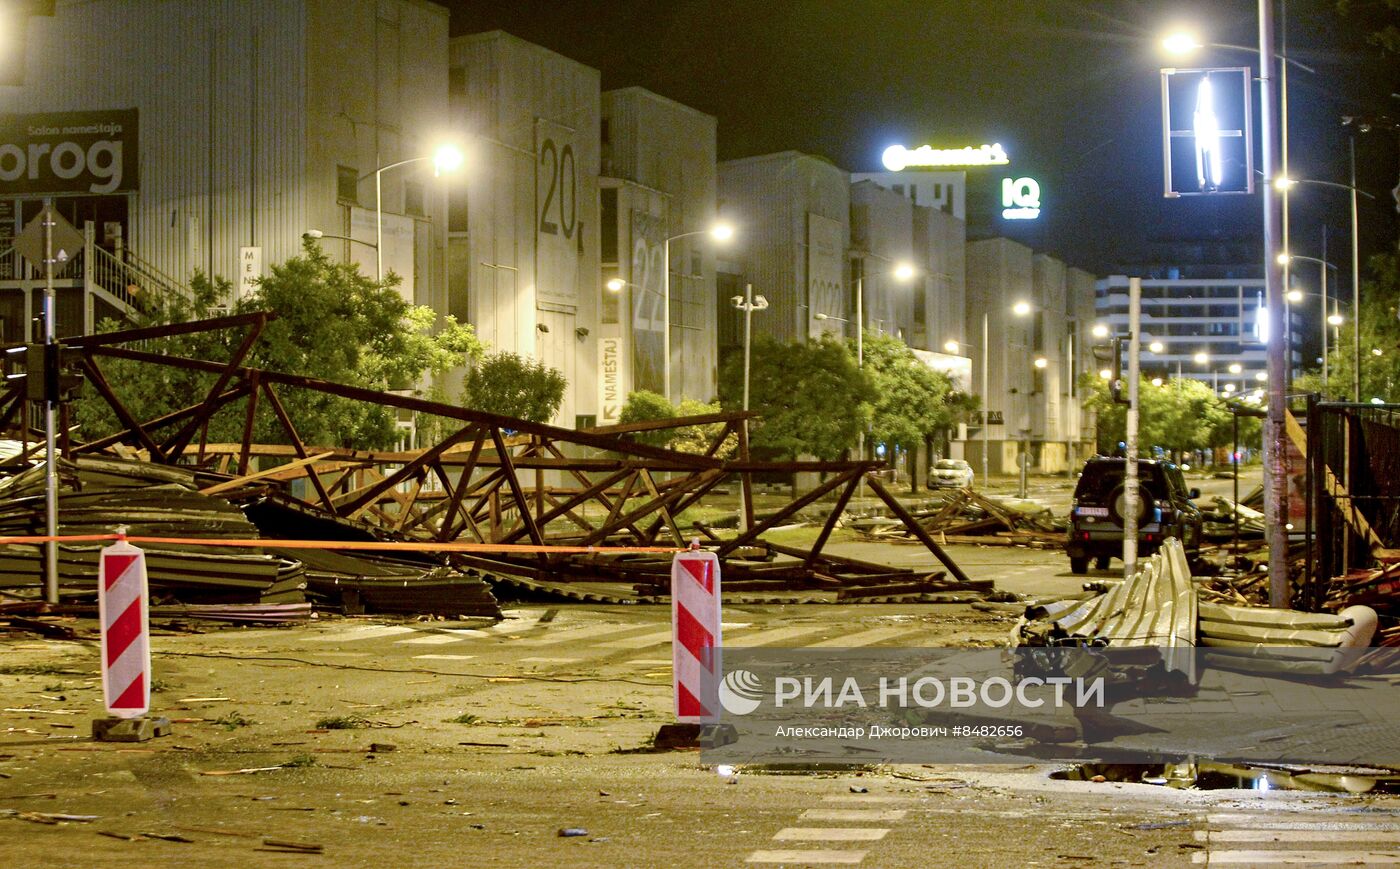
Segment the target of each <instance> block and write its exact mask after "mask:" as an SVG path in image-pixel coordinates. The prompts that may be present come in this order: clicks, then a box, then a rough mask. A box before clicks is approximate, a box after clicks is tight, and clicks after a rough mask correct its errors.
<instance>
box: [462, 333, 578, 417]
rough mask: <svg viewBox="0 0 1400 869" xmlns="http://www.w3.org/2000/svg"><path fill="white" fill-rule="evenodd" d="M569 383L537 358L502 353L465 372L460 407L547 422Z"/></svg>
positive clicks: (493, 354)
mask: <svg viewBox="0 0 1400 869" xmlns="http://www.w3.org/2000/svg"><path fill="white" fill-rule="evenodd" d="M568 385H569V382H568V380H566V379H565V378H564V375H563V374H561V373H560V372H559V371H558V369H555V368H551V367H550V366H549V365H546V364H545V363H544V362H542V361H540V360H538V359H529V358H527V357H524V356H521V355H520V354H518V353H511V352H509V351H506V350H502V351H499V352H496V353H491V354H488V355H487V356H486V358H484V359H482V360H481V361H480V362H477V363H476V364H475V365H473V366H472V367H471V369H470V370H468V371H467V376H466V379H465V380H464V381H463V383H462V386H463V390H462V404H463V405H464V406H466V407H469V408H471V409H472V410H480V411H484V412H486V413H498V414H501V415H503V416H514V417H519V418H520V419H525V420H529V421H530V422H549V421H550V420H551V419H553V418H554V414H555V413H556V412H558V410H559V405H560V404H562V403H563V402H564V390H565V389H566V388H567V387H568Z"/></svg>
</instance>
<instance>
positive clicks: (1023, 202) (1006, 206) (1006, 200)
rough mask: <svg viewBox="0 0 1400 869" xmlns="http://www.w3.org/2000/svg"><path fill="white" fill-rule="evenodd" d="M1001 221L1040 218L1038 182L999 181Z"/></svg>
mask: <svg viewBox="0 0 1400 869" xmlns="http://www.w3.org/2000/svg"><path fill="white" fill-rule="evenodd" d="M1001 217H1002V219H1003V220H1035V219H1036V218H1038V217H1040V182H1038V181H1036V180H1035V179H1034V178H1003V179H1001Z"/></svg>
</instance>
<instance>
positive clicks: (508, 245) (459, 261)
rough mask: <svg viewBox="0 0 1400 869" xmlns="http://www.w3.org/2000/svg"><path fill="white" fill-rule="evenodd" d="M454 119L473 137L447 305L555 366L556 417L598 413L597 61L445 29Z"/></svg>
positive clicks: (497, 340)
mask: <svg viewBox="0 0 1400 869" xmlns="http://www.w3.org/2000/svg"><path fill="white" fill-rule="evenodd" d="M448 51H449V65H450V76H451V78H452V89H453V91H454V93H453V100H452V124H453V126H454V128H455V129H458V130H460V131H461V132H462V133H463V134H464V135H465V136H467V137H469V138H470V139H472V140H474V141H475V143H476V147H475V149H474V151H473V153H472V155H471V157H470V160H471V166H470V168H469V171H468V172H467V174H466V184H465V185H464V186H465V188H466V189H465V191H461V192H458V193H455V194H454V195H455V196H456V200H455V201H454V203H453V211H454V218H453V225H452V232H451V246H452V250H451V252H450V273H449V291H448V307H449V310H450V311H451V312H452V313H454V314H456V315H457V316H458V317H459V318H461V319H464V320H467V321H468V322H471V323H472V324H474V325H475V326H476V328H477V331H478V333H479V334H480V335H481V337H482V338H484V339H485V340H486V341H487V342H488V343H489V344H490V346H491V349H493V350H504V351H511V352H515V353H519V354H521V355H525V356H530V357H533V358H536V359H539V360H541V361H542V362H544V363H545V364H548V365H550V366H551V367H553V368H556V369H558V370H559V371H561V372H562V373H563V374H564V376H565V377H566V378H567V379H568V381H569V389H568V391H567V393H566V396H565V399H564V403H563V404H562V405H561V407H560V410H559V412H558V414H557V415H556V417H555V420H554V421H555V422H556V423H557V424H560V425H566V426H570V427H572V426H573V425H574V424H575V422H576V417H577V416H578V415H580V414H584V415H594V414H596V412H597V407H596V405H597V376H596V372H597V361H598V360H597V345H596V342H597V338H596V335H595V330H596V328H597V325H598V323H597V318H598V304H599V296H600V293H601V289H600V287H599V286H598V284H599V275H600V271H599V266H598V263H599V242H598V228H599V219H598V201H599V200H598V175H599V168H600V165H599V161H600V153H599V151H600V141H599V119H600V93H599V75H598V71H597V70H594V69H591V68H589V67H586V66H584V65H582V64H580V63H577V62H575V61H572V60H570V59H568V58H566V57H563V56H561V55H558V54H555V53H554V52H552V51H549V50H547V49H545V48H542V47H540V46H538V45H533V44H531V43H528V42H525V41H524V40H521V39H517V38H516V37H513V36H511V35H509V34H506V33H503V32H500V31H493V32H490V33H482V34H476V35H472V36H464V37H459V38H457V39H453V40H452V41H451V42H450V44H449V46H448Z"/></svg>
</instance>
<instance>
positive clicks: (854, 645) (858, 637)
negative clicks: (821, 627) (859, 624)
mask: <svg viewBox="0 0 1400 869" xmlns="http://www.w3.org/2000/svg"><path fill="white" fill-rule="evenodd" d="M915 633H927V632H926V631H921V630H920V629H918V628H911V627H909V626H908V625H904V626H902V627H897V628H894V627H884V628H871V629H870V630H868V631H861V632H860V633H856V634H849V635H847V636H844V637H833V638H832V639H830V640H822V641H821V642H820V643H812V644H811V645H810V646H807V648H809V649H858V648H860V647H862V646H873V645H875V644H876V643H878V642H881V641H883V640H888V639H892V638H894V637H898V636H901V635H903V634H915Z"/></svg>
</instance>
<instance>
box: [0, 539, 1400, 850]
mask: <svg viewBox="0 0 1400 869" xmlns="http://www.w3.org/2000/svg"><path fill="white" fill-rule="evenodd" d="M913 552H914V550H913V549H912V548H908V547H888V552H887V554H888V556H889V557H890V558H904V557H911V558H912V557H914V556H913ZM905 553H909V554H908V555H907V556H906V555H905ZM958 557H960V558H961V559H964V560H965V561H967V562H968V563H969V564H971V563H972V562H973V561H974V560H975V559H979V558H983V559H986V563H985V564H979V567H986V568H987V569H995V570H999V571H1002V572H1003V573H1005V574H1006V575H1007V576H1013V574H1014V571H1015V570H1017V569H1022V571H1023V572H1022V573H1021V574H1019V575H1020V576H1022V577H1023V579H1024V581H1025V582H1027V583H1042V582H1044V583H1061V584H1063V585H1066V586H1070V585H1077V582H1078V580H1077V579H1076V580H1071V579H1069V578H1068V577H1067V576H1064V575H1061V574H1062V571H1063V569H1064V562H1063V558H1062V556H1060V555H1059V554H1058V553H1053V552H1051V553H1046V552H1035V551H1030V550H1024V551H1023V550H1010V551H1008V550H1004V549H996V550H992V549H987V550H978V549H976V548H968V549H966V550H963V549H960V550H959V552H958ZM1025 568H1034V569H1035V570H1036V571H1039V572H1038V573H1036V572H1034V571H1029V570H1024V569H1025ZM509 616H510V617H509V618H508V619H507V620H506V621H504V622H501V623H500V624H498V625H490V624H489V623H486V622H479V623H462V622H442V621H412V620H390V619H374V618H369V619H341V618H330V619H325V620H320V621H318V622H316V623H313V624H310V625H306V626H301V627H295V628H285V629H237V628H233V629H228V628H226V629H215V630H211V631H209V632H207V633H185V632H176V631H169V630H160V629H158V631H157V634H158V635H157V636H156V637H155V638H154V648H155V678H156V679H157V683H156V685H157V688H158V690H157V692H156V694H155V700H154V704H153V705H154V709H155V711H156V712H157V713H159V714H163V715H167V716H169V717H171V718H172V719H173V720H174V725H173V726H174V733H173V734H172V735H170V736H168V737H163V738H159V739H156V740H153V741H151V742H147V743H142V744H138V745H122V744H111V743H94V742H91V741H89V740H88V739H86V738H85V735H86V729H87V726H88V721H89V719H91V718H93V717H94V716H95V715H97V714H98V712H99V711H100V691H99V690H98V689H97V688H96V684H95V681H94V677H95V673H96V659H97V654H96V649H95V646H94V644H93V643H92V642H61V641H42V640H19V639H4V640H0V649H3V653H4V657H3V666H2V667H0V694H3V697H4V699H5V708H4V711H3V712H0V848H3V853H4V855H5V858H4V859H5V865H7V866H16V867H31V866H33V867H70V866H71V867H93V866H99V867H107V866H113V867H115V866H141V867H148V866H149V867H163V866H189V865H198V866H206V867H223V866H228V867H239V869H245V867H248V866H273V865H276V866H280V865H296V866H304V865H308V863H309V864H310V865H334V866H386V865H387V866H440V865H472V866H477V865H482V866H520V867H538V866H564V865H567V866H588V867H595V866H596V867H613V866H647V867H649V866H731V865H759V866H761V865H786V866H807V865H864V866H957V867H981V866H988V867H1004V866H1107V865H1119V866H1154V867H1155V866H1187V865H1199V864H1202V863H1206V862H1207V861H1209V863H1212V864H1222V865H1224V864H1235V865H1272V864H1274V863H1288V862H1298V861H1299V860H1303V859H1306V860H1310V861H1313V862H1314V863H1316V862H1317V861H1319V860H1321V861H1323V862H1324V863H1325V862H1346V861H1349V860H1352V861H1361V862H1366V863H1371V864H1376V863H1382V862H1392V863H1394V862H1400V799H1397V798H1396V797H1392V796H1375V795H1362V794H1312V793H1287V792H1281V791H1272V792H1258V791H1242V790H1219V791H1189V790H1172V789H1167V788H1163V787H1158V786H1153V785H1148V784H1142V783H1136V782H1129V783H1118V782H1113V781H1104V782H1092V781H1057V780H1051V779H1050V778H1049V774H1050V773H1051V772H1052V771H1054V769H1056V767H1053V766H1040V765H1035V766H1014V767H1009V766H978V767H968V766H952V765H927V766H925V765H907V766H877V767H871V768H868V769H845V770H839V771H829V772H820V771H812V770H807V771H805V772H802V773H800V774H775V773H776V772H777V770H774V769H771V768H740V769H738V770H737V771H730V770H721V769H716V768H715V767H711V766H706V765H704V764H703V763H701V761H700V758H699V756H698V755H697V754H696V753H695V752H687V751H680V752H665V753H650V752H648V751H646V748H647V746H648V744H649V741H650V739H651V737H652V735H653V734H654V733H655V731H656V729H657V728H658V727H659V726H660V725H661V724H664V723H666V722H668V721H670V720H671V713H670V709H671V695H670V687H669V685H670V683H669V680H670V666H669V655H670V651H669V649H670V647H669V643H670V632H669V626H668V619H669V612H668V610H667V609H666V608H663V607H622V606H619V607H601V606H561V607H545V606H528V607H520V608H516V609H513V610H511V611H510V613H509ZM725 621H726V627H725V631H726V642H727V644H729V645H749V646H770V647H773V646H794V647H820V648H838V647H842V646H860V647H870V646H904V647H919V646H943V645H982V644H992V643H996V642H999V641H1000V640H1001V639H1002V638H1003V637H1005V635H1006V633H1007V631H1008V630H1009V628H1010V625H1011V617H1010V616H1009V615H1007V614H999V613H992V612H984V611H980V610H976V609H973V608H971V607H969V606H963V605H921V606H893V605H864V606H862V605H856V606H830V605H809V606H806V607H800V606H789V607H779V606H768V607H739V606H733V607H729V608H727V609H726V614H725ZM78 626H79V627H83V628H87V627H90V625H86V624H79V625H78ZM341 725H353V726H349V727H342V726H341ZM15 813H27V814H23V815H19V814H15ZM39 813H47V815H48V816H53V815H58V816H68V818H67V819H59V820H57V822H56V823H52V824H49V823H42V821H43V820H45V819H46V816H45V815H44V814H39ZM75 816H76V817H75ZM47 819H48V820H55V819H54V818H52V817H48V818H47ZM561 830H582V831H584V832H583V833H582V834H581V835H577V836H561V835H560V831H561ZM161 837H167V838H161ZM168 837H176V838H174V839H171V838H168ZM268 839H271V840H274V841H294V842H300V843H305V844H310V845H319V846H321V848H322V852H321V853H320V854H309V853H274V852H273V851H271V850H267V849H268V848H270V847H272V846H269V845H267V844H265V840H268ZM1261 852H1268V853H1262V854H1261ZM1300 855H1302V856H1300Z"/></svg>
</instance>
